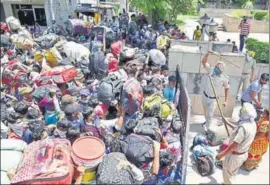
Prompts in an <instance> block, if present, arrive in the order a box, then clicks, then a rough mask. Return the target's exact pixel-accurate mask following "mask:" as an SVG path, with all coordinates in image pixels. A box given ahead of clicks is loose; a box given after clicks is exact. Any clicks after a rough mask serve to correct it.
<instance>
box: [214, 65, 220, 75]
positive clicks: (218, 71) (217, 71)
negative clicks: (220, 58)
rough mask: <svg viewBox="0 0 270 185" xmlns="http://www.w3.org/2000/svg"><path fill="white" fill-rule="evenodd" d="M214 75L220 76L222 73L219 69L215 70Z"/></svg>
mask: <svg viewBox="0 0 270 185" xmlns="http://www.w3.org/2000/svg"><path fill="white" fill-rule="evenodd" d="M214 73H215V74H216V75H219V73H220V70H219V69H218V68H216V67H215V68H214Z"/></svg>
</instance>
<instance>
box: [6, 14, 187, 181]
mask: <svg viewBox="0 0 270 185" xmlns="http://www.w3.org/2000/svg"><path fill="white" fill-rule="evenodd" d="M120 16H122V15H120ZM123 16H124V18H123V20H122V17H121V21H120V23H118V20H117V18H116V17H114V18H113V21H112V24H111V28H112V30H114V31H115V32H117V31H119V30H121V29H123V27H124V26H123V25H126V23H127V22H128V21H129V20H128V19H127V20H126V19H125V16H126V15H125V13H123ZM125 21H126V22H125ZM144 23H145V20H144V19H140V20H139V23H138V24H137V22H136V21H135V17H134V16H131V21H130V22H129V24H128V25H129V26H128V30H127V32H126V33H127V34H128V37H129V38H131V41H132V42H135V41H136V40H137V36H138V35H137V34H139V33H140V34H142V33H141V32H142V31H144V32H143V35H141V36H147V37H153V35H152V33H154V34H156V35H155V37H156V38H155V39H156V40H157V48H158V49H155V47H152V46H150V48H151V49H150V50H149V51H147V52H146V53H144V54H145V55H146V57H145V58H143V59H139V58H136V56H135V55H134V54H133V55H132V57H131V58H128V57H127V58H128V59H127V58H126V59H125V60H124V62H123V61H122V63H118V60H119V59H120V56H122V55H124V56H126V54H127V53H125V51H126V49H127V48H125V47H124V46H123V43H124V42H122V40H123V39H121V40H118V41H117V40H115V41H113V42H112V44H111V46H110V47H109V48H106V51H105V52H108V53H104V51H103V43H102V42H99V41H98V39H97V38H96V37H98V35H92V36H90V37H89V38H90V39H91V44H90V47H89V50H90V51H91V52H92V53H90V52H85V53H86V54H85V53H83V54H81V55H77V54H74V55H76V56H75V58H74V56H73V58H72V57H71V55H72V54H71V53H72V52H74V51H72V50H75V49H76V47H79V48H80V49H81V50H79V51H78V53H80V52H83V51H82V50H84V49H83V48H82V47H81V46H78V45H77V44H78V43H77V44H76V43H74V42H67V41H66V40H65V39H64V38H60V39H58V40H57V41H56V43H55V44H54V46H52V47H51V48H50V47H49V48H47V49H40V47H38V48H39V49H37V48H36V47H35V46H34V44H33V45H31V44H29V43H26V42H25V40H23V41H22V40H16V41H15V40H14V38H13V35H16V36H18V37H19V38H20V37H21V35H20V33H19V31H18V30H16V29H15V30H14V29H12V27H11V29H9V27H10V25H8V24H9V23H7V24H6V26H1V38H2V36H3V38H7V37H10V38H11V39H10V40H8V41H7V43H1V46H2V48H1V49H2V51H1V75H2V78H1V139H2V140H20V141H24V142H25V143H27V145H28V146H27V147H29V148H30V147H33V146H34V145H35V143H39V142H40V143H42V141H46V140H51V139H65V140H67V141H68V142H70V143H71V145H72V144H73V143H74V142H75V141H76V140H77V139H79V138H82V137H86V136H87V137H88V136H92V137H96V138H99V139H100V140H101V141H102V142H104V145H105V146H106V151H105V153H106V156H105V157H104V160H102V161H101V163H100V165H99V166H104V165H105V166H106V165H109V164H110V163H111V162H112V160H115V157H116V158H117V159H119V161H117V170H118V171H116V172H115V175H119V177H118V178H115V176H110V175H106V174H108V173H111V171H114V170H115V168H116V166H112V167H111V168H109V167H106V168H105V167H104V168H102V167H99V168H98V169H97V172H96V173H97V175H96V179H95V180H96V181H95V182H96V183H97V184H103V183H121V184H123V183H124V184H132V183H134V184H137V183H139V184H141V183H147V182H149V183H157V182H159V183H165V182H167V181H176V180H179V178H180V177H179V163H180V161H181V158H182V152H181V145H182V143H181V142H180V140H181V135H182V134H181V132H182V124H183V122H182V117H181V115H179V114H178V111H177V110H176V107H177V105H178V98H177V97H179V91H177V90H176V83H177V80H178V79H177V78H176V75H175V74H171V75H169V69H168V65H167V59H166V57H165V55H164V54H163V52H165V50H167V49H168V48H169V37H168V36H167V31H166V29H165V30H164V29H162V30H161V32H162V35H160V36H159V35H158V34H157V33H158V32H157V31H155V30H154V29H152V27H151V25H148V26H145V24H144ZM10 24H11V23H10ZM140 24H141V25H140ZM13 27H14V26H13ZM139 27H140V28H141V30H139ZM19 29H21V28H19ZM34 29H35V30H36V31H39V28H38V26H37V25H36V27H35V28H34ZM36 31H35V32H36ZM48 35H49V36H52V35H55V34H54V33H48V34H47V36H48ZM179 35H181V34H180V31H179V30H177V31H175V33H173V37H174V38H177V37H178V36H179ZM32 36H34V38H35V37H36V35H31V34H29V35H28V37H27V39H28V40H30V41H32V38H31V37H32ZM43 37H44V36H41V37H37V39H39V38H43ZM45 37H46V35H45ZM24 38H26V37H25V35H24ZM35 39H36V38H35ZM30 41H29V42H30ZM34 41H36V40H34ZM46 41H48V39H47V40H46ZM19 42H20V43H21V45H19V47H18V43H19ZM62 43H64V44H62ZM68 43H69V44H71V50H68V52H66V50H65V47H66V46H67V45H65V44H68ZM136 43H137V42H136ZM35 44H37V43H35ZM151 44H152V43H151ZM14 45H15V49H13V50H12V49H11V48H12V47H11V46H14ZM22 46H23V47H22ZM56 46H57V47H56ZM58 46H63V47H64V50H59V47H58ZM72 47H74V48H72ZM53 49H58V52H59V54H60V56H59V57H61V58H62V60H61V61H60V62H59V63H58V61H57V60H56V54H57V53H58V52H56V51H55V50H54V51H52V50H53ZM132 49H133V48H128V50H132ZM17 51H20V52H21V55H23V56H25V58H23V57H21V56H20V55H19V54H18V53H16V52H17ZM48 51H50V52H51V53H53V55H50V56H49V57H48V53H47V55H46V54H42V53H43V52H45V53H46V52H48ZM89 53H90V54H89ZM87 54H89V56H87ZM99 54H100V55H99ZM40 56H41V58H39V57H40ZM100 56H101V57H102V56H103V58H102V59H101V58H99V57H100ZM50 57H51V58H50ZM68 57H71V58H72V59H74V60H72V59H71V58H68ZM88 57H89V58H88ZM96 57H97V58H96ZM68 60H69V61H68ZM100 61H101V62H100ZM112 61H114V62H115V61H116V63H114V64H113V65H110V64H112V63H113V62H112ZM65 62H67V63H65ZM84 62H86V66H87V67H86V68H83V67H78V66H77V64H84ZM95 62H100V63H98V64H97V65H99V64H101V63H102V64H104V65H107V66H106V67H105V70H104V71H102V73H103V74H102V77H100V78H98V77H97V76H98V74H99V73H100V72H101V71H98V72H97V71H91V69H97V68H99V66H95ZM92 64H93V65H92ZM74 66H75V67H76V68H75V67H74ZM90 66H91V67H93V68H91V67H90ZM89 69H90V74H89V73H87V71H88V72H89ZM99 69H100V68H99ZM95 72H97V73H95ZM55 73H57V75H58V76H56V75H54V74H55ZM94 73H95V74H94ZM116 83H117V84H116ZM109 91H110V92H109ZM117 91H118V93H117ZM146 141H147V142H146ZM58 150H59V152H62V153H63V150H64V149H63V148H62V149H61V148H57V151H58ZM33 152H34V151H33ZM45 153H46V152H45ZM44 155H45V156H46V155H50V154H47V153H46V154H44ZM42 156H43V154H42ZM28 157H29V156H28ZM24 159H25V160H26V157H25V158H24ZM57 159H58V157H57ZM22 160H23V159H22ZM37 160H38V161H36V162H37V163H39V162H40V163H41V164H43V163H42V162H41V161H42V160H43V158H42V157H38V159H37ZM41 164H40V165H41ZM57 164H58V163H57ZM177 164H178V165H177ZM74 165H75V164H74ZM129 167H130V168H129ZM42 168H43V167H42ZM101 168H102V170H101ZM21 169H25V168H24V167H21V168H17V169H12V170H8V171H7V175H8V177H9V180H10V182H12V181H13V182H14V181H16V180H18V179H19V178H18V176H19V174H20V173H21V172H20V170H21ZM28 169H29V168H28ZM57 169H58V170H60V166H59V167H58V166H57V167H56V170H57ZM51 170H53V167H50V170H47V171H46V169H45V170H43V171H42V172H40V173H39V174H37V176H35V178H38V177H39V176H40V177H41V176H42V175H49V174H48V173H56V172H54V171H53V172H51ZM74 170H75V171H77V172H78V173H76V175H74V176H73V182H75V183H76V184H80V183H81V182H82V179H83V178H82V177H83V176H84V174H85V173H86V170H87V167H84V166H82V165H80V166H76V167H75V169H74ZM176 170H177V171H176ZM127 172H128V173H127ZM131 172H132V173H131ZM105 176H106V178H105ZM33 178H34V177H33ZM70 183H71V182H70Z"/></svg>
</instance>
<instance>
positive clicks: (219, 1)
mask: <svg viewBox="0 0 270 185" xmlns="http://www.w3.org/2000/svg"><path fill="white" fill-rule="evenodd" d="M221 5H222V4H221V0H217V5H216V7H217V8H222V6H221Z"/></svg>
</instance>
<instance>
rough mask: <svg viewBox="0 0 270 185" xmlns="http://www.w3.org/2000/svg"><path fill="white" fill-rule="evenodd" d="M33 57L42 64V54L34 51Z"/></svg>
mask: <svg viewBox="0 0 270 185" xmlns="http://www.w3.org/2000/svg"><path fill="white" fill-rule="evenodd" d="M34 59H35V60H36V61H37V62H38V63H39V64H42V59H43V54H42V52H40V51H36V52H35V53H34Z"/></svg>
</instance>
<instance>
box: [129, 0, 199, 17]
mask: <svg viewBox="0 0 270 185" xmlns="http://www.w3.org/2000/svg"><path fill="white" fill-rule="evenodd" d="M130 2H131V4H132V5H133V6H135V7H137V8H138V9H139V10H140V11H142V12H143V13H145V14H146V15H149V14H150V13H153V14H154V15H155V16H157V15H156V14H158V17H160V18H163V19H166V18H169V19H170V20H176V18H177V15H179V14H182V15H194V14H196V13H197V10H198V5H199V3H198V0H130ZM199 2H200V3H201V4H203V1H202V0H199Z"/></svg>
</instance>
